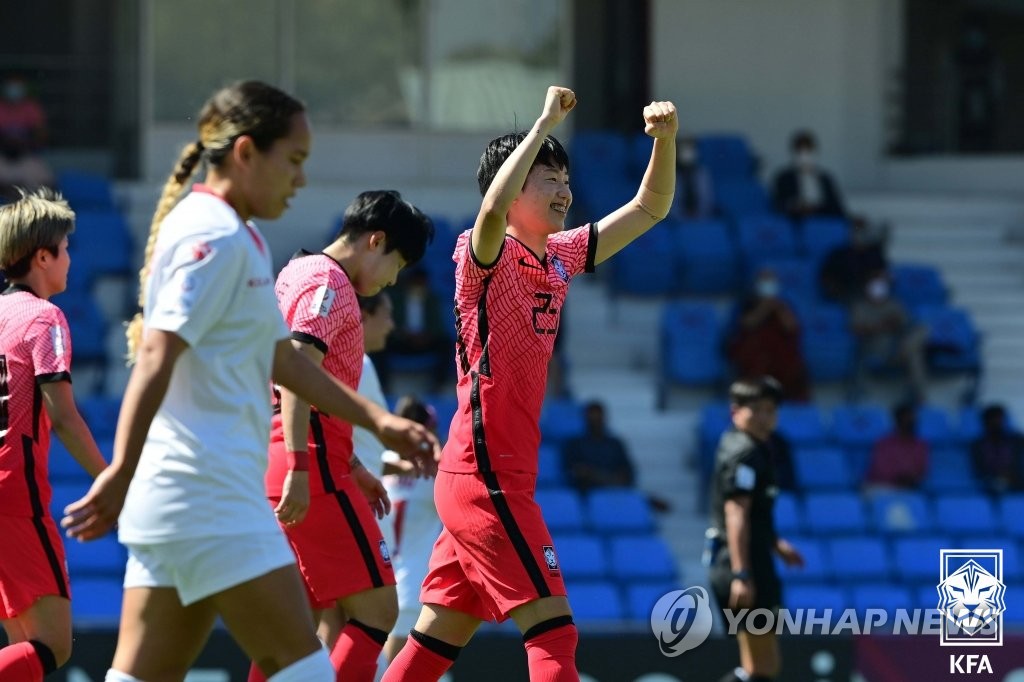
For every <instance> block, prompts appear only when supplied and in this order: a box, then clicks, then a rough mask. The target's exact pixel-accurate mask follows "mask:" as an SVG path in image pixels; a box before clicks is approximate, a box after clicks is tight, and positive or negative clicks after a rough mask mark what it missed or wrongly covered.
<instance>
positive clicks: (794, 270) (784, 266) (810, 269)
mask: <svg viewBox="0 0 1024 682" xmlns="http://www.w3.org/2000/svg"><path fill="white" fill-rule="evenodd" d="M761 268H762V269H768V270H771V271H772V272H773V273H775V276H776V277H777V278H778V280H779V289H780V291H781V292H782V297H783V298H784V299H785V300H787V301H791V302H792V303H793V305H794V306H795V307H796V308H797V312H798V313H799V312H801V311H802V310H803V309H805V308H807V307H810V306H812V305H814V304H815V303H816V302H817V300H818V273H817V271H816V268H815V266H814V263H812V262H811V261H809V260H808V259H806V258H769V259H767V260H765V261H763V262H762V263H761ZM752 274H755V275H756V274H757V273H752Z"/></svg>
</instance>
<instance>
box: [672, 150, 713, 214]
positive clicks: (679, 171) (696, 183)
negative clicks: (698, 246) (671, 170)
mask: <svg viewBox="0 0 1024 682" xmlns="http://www.w3.org/2000/svg"><path fill="white" fill-rule="evenodd" d="M676 149H677V151H676V198H675V201H674V202H673V203H672V212H671V213H670V214H669V215H670V217H672V218H675V219H677V220H701V219H703V218H708V217H710V216H711V215H712V213H713V212H714V209H715V200H714V197H715V192H714V186H713V185H712V181H711V174H710V173H708V171H707V168H705V167H704V166H703V165H701V163H700V157H699V156H698V154H697V140H696V139H695V138H694V137H693V136H692V135H685V136H683V137H680V138H679V142H678V143H677V148H676Z"/></svg>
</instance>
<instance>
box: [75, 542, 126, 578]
mask: <svg viewBox="0 0 1024 682" xmlns="http://www.w3.org/2000/svg"><path fill="white" fill-rule="evenodd" d="M64 551H65V553H66V555H67V560H68V572H69V573H70V575H71V576H72V578H71V580H72V584H74V581H75V580H76V579H77V576H79V575H91V576H96V575H105V576H111V577H115V578H120V577H121V576H123V575H124V567H125V562H126V561H127V560H128V553H127V552H126V551H125V549H124V547H122V546H121V545H120V544H119V543H118V541H117V538H115V537H114V536H113V535H105V536H103V537H101V538H98V539H96V540H93V541H91V542H76V541H75V540H68V541H67V542H65V543H64Z"/></svg>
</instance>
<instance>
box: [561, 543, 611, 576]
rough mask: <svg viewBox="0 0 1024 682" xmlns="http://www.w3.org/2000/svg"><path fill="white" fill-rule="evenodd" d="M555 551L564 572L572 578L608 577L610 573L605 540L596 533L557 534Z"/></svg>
mask: <svg viewBox="0 0 1024 682" xmlns="http://www.w3.org/2000/svg"><path fill="white" fill-rule="evenodd" d="M554 543H555V553H556V555H557V556H558V563H559V564H560V566H561V568H562V572H563V574H564V575H565V576H566V577H567V578H568V579H570V580H590V579H599V578H606V577H608V575H609V573H610V568H609V565H608V554H607V551H606V550H605V545H604V542H603V541H602V540H601V538H599V537H598V536H596V535H588V534H582V533H577V534H572V535H557V534H556V536H555V539H554Z"/></svg>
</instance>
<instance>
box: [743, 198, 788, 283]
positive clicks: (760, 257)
mask: <svg viewBox="0 0 1024 682" xmlns="http://www.w3.org/2000/svg"><path fill="white" fill-rule="evenodd" d="M736 227H737V231H738V234H739V246H740V252H741V253H742V254H743V257H744V259H745V264H746V266H747V271H748V272H751V273H753V272H755V271H756V270H757V269H758V268H759V267H760V264H761V263H763V262H764V261H766V260H768V259H775V258H794V257H796V255H797V247H796V237H795V236H794V234H793V225H792V224H791V223H790V222H789V220H787V219H786V218H784V217H783V216H778V215H773V214H767V213H762V214H760V215H749V216H745V217H742V218H740V219H739V220H738V222H737V225H736Z"/></svg>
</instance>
